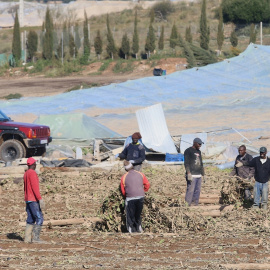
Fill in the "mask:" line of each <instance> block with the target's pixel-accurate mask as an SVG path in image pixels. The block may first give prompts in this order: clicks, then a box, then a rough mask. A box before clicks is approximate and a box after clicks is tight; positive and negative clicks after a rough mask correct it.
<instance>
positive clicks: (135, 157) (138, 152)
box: [119, 132, 145, 171]
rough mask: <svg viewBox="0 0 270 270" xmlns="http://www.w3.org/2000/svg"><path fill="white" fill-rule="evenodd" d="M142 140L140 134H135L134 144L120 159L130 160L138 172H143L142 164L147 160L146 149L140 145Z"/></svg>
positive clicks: (129, 145)
mask: <svg viewBox="0 0 270 270" xmlns="http://www.w3.org/2000/svg"><path fill="white" fill-rule="evenodd" d="M141 138H142V136H141V134H140V132H135V133H134V134H133V135H132V143H130V144H128V145H127V146H126V147H125V149H124V150H123V151H122V153H120V154H119V158H120V159H126V160H128V161H129V162H130V163H131V164H132V165H133V168H134V170H136V171H140V170H141V167H142V163H143V161H144V160H145V149H144V147H143V145H142V144H140V143H139V139H141Z"/></svg>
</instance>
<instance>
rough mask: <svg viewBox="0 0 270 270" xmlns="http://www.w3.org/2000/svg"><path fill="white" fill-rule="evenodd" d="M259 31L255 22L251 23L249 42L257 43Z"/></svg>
mask: <svg viewBox="0 0 270 270" xmlns="http://www.w3.org/2000/svg"><path fill="white" fill-rule="evenodd" d="M256 38H257V33H256V29H255V25H254V23H252V24H251V25H250V33H249V43H254V44H255V43H256Z"/></svg>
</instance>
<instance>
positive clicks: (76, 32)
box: [75, 23, 81, 50]
mask: <svg viewBox="0 0 270 270" xmlns="http://www.w3.org/2000/svg"><path fill="white" fill-rule="evenodd" d="M75 44H76V47H77V49H78V50H79V49H80V48H81V38H80V34H79V25H78V23H76V25H75Z"/></svg>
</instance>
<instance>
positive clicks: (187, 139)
mask: <svg viewBox="0 0 270 270" xmlns="http://www.w3.org/2000/svg"><path fill="white" fill-rule="evenodd" d="M195 138H200V139H201V140H202V141H203V144H202V146H201V149H200V150H201V151H202V152H203V153H204V152H205V150H206V142H207V133H194V134H184V135H182V136H181V143H180V152H181V153H184V152H185V150H186V149H187V148H189V147H190V146H192V145H193V140H194V139H195Z"/></svg>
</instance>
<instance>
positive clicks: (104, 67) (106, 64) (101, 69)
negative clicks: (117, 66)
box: [99, 59, 112, 71]
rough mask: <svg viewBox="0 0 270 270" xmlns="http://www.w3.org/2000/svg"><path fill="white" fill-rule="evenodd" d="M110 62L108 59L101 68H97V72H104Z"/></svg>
mask: <svg viewBox="0 0 270 270" xmlns="http://www.w3.org/2000/svg"><path fill="white" fill-rule="evenodd" d="M111 62H112V60H111V59H108V60H106V61H104V62H103V64H102V65H101V67H100V68H99V71H104V70H106V69H107V68H108V66H109V65H110V63H111Z"/></svg>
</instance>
